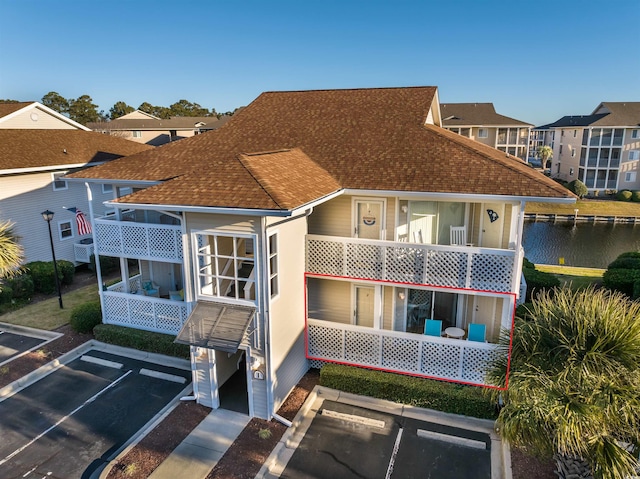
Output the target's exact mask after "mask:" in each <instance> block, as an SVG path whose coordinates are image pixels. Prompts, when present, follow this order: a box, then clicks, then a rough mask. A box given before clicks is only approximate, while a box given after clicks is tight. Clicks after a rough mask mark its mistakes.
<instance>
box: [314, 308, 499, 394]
mask: <svg viewBox="0 0 640 479" xmlns="http://www.w3.org/2000/svg"><path fill="white" fill-rule="evenodd" d="M498 354H503V353H501V352H500V351H499V349H498V345H496V344H492V343H484V342H475V341H467V340H462V339H451V338H444V337H435V336H426V335H420V334H411V333H404V332H397V331H388V330H379V329H372V328H366V327H359V326H353V325H349V324H341V323H336V322H331V321H321V320H315V319H309V320H308V321H307V356H308V358H309V359H311V360H318V361H329V362H337V363H345V364H351V365H354V366H363V367H368V368H373V369H381V370H386V371H391V372H397V373H402V374H408V375H412V376H420V377H430V378H436V379H445V380H448V381H456V382H461V383H467V384H473V385H487V384H486V382H485V372H486V368H487V364H488V362H489V361H490V360H491V359H493V358H494V357H496V355H498Z"/></svg>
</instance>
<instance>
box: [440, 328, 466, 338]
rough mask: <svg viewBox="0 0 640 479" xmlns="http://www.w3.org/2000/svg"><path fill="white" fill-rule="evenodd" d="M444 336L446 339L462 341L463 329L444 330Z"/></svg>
mask: <svg viewBox="0 0 640 479" xmlns="http://www.w3.org/2000/svg"><path fill="white" fill-rule="evenodd" d="M444 334H445V336H447V337H448V338H455V339H462V338H463V337H464V329H460V328H453V327H452V328H447V329H445V330H444Z"/></svg>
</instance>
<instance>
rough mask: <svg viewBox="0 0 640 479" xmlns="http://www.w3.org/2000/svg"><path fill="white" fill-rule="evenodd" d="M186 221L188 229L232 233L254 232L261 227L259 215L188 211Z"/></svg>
mask: <svg viewBox="0 0 640 479" xmlns="http://www.w3.org/2000/svg"><path fill="white" fill-rule="evenodd" d="M186 222H187V231H192V230H217V231H227V232H232V233H243V234H254V233H257V232H258V231H259V229H260V218H259V217H257V216H241V215H236V216H234V215H216V214H208V213H187V214H186Z"/></svg>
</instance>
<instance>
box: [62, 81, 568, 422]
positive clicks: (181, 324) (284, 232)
mask: <svg viewBox="0 0 640 479" xmlns="http://www.w3.org/2000/svg"><path fill="white" fill-rule="evenodd" d="M440 118H441V113H440V106H439V102H438V95H437V89H436V88H435V87H414V88H383V89H354V90H323V91H303V92H269V93H263V94H262V95H260V96H259V97H258V98H257V99H256V100H255V101H253V102H252V103H251V104H250V105H249V106H248V107H246V108H245V109H243V111H241V112H239V113H237V114H236V115H234V117H233V118H232V120H231V121H230V122H229V123H228V124H227V125H226V126H225V127H224V128H221V129H220V130H217V131H213V132H211V133H208V134H206V135H199V136H197V137H194V138H190V139H186V140H183V141H180V142H177V143H171V144H168V145H165V146H163V147H162V148H158V149H157V150H150V151H145V152H142V153H139V154H136V155H132V156H130V157H127V158H122V159H119V160H115V161H112V162H110V163H108V164H105V165H101V166H97V167H94V168H89V169H85V170H83V171H79V172H76V173H73V174H71V175H69V177H68V180H69V181H70V182H80V183H84V182H88V183H89V184H90V185H91V189H92V190H94V191H98V190H100V189H101V188H103V187H104V185H114V188H115V189H116V190H118V189H119V186H118V185H127V186H130V187H134V192H133V194H129V195H125V196H121V197H119V198H118V199H117V200H113V201H110V202H108V204H107V207H109V208H115V210H116V213H115V215H112V216H109V217H98V216H97V217H94V218H93V224H94V238H95V242H96V245H97V250H98V252H99V254H101V255H109V256H114V257H117V258H120V262H121V268H122V271H123V273H122V279H121V281H120V282H118V283H116V284H114V285H112V286H109V287H108V288H107V290H105V291H101V292H100V296H101V302H102V311H103V320H104V322H105V323H109V324H119V325H124V326H129V327H133V328H139V329H145V330H150V331H159V332H163V333H168V334H174V335H178V336H177V341H178V342H185V343H187V344H190V345H191V361H192V368H193V371H194V388H195V391H194V394H195V396H196V398H197V400H198V402H200V403H201V404H205V405H207V406H209V407H214V408H217V407H219V405H220V399H221V396H224V394H225V392H224V388H223V387H222V386H223V385H224V384H225V382H226V381H227V380H228V379H229V378H230V377H231V376H232V375H234V374H235V375H240V376H241V378H242V382H243V384H245V385H246V394H245V397H246V401H247V404H246V411H247V413H248V414H249V415H251V416H257V417H261V418H271V417H272V416H273V415H274V413H275V412H276V411H277V410H278V408H279V406H280V405H281V404H282V402H283V401H284V399H285V398H286V396H287V395H288V394H289V392H290V391H291V389H292V388H293V387H294V386H295V384H297V382H298V381H299V380H300V378H301V377H302V376H303V374H304V373H305V372H306V371H307V370H308V368H309V367H310V366H312V365H313V366H319V365H321V364H322V363H324V362H337V363H344V364H352V365H357V366H362V367H366V368H374V369H381V370H385V371H391V372H396V373H401V374H408V375H413V376H419V377H432V378H438V379H443V380H447V381H453V382H462V383H468V384H478V385H482V384H484V383H485V379H484V373H485V366H486V361H487V360H488V358H489V357H491V355H493V354H496V352H497V345H496V342H497V340H498V336H499V334H500V330H501V329H507V330H509V329H510V328H511V324H512V319H513V314H514V308H515V304H516V300H517V299H519V300H522V299H523V297H524V294H523V289H524V285H523V284H522V283H521V266H522V259H523V251H522V247H521V244H522V230H523V222H524V211H525V209H524V208H525V203H526V202H527V201H540V200H543V201H552V202H563V203H570V202H573V201H575V197H574V196H573V195H572V194H571V193H570V192H568V191H567V190H566V189H565V188H563V187H562V186H560V185H558V184H557V183H556V182H554V181H553V180H551V179H549V178H547V177H545V176H544V175H542V174H540V173H538V172H537V171H535V170H534V169H532V168H530V167H529V166H527V165H525V164H523V163H522V162H521V161H520V160H518V159H517V158H514V157H510V156H507V155H505V154H504V153H501V152H499V151H497V150H496V149H494V148H492V147H488V146H486V145H483V144H481V143H478V142H475V141H473V140H471V139H469V138H464V137H462V136H460V135H457V134H454V133H451V132H449V131H447V130H445V129H443V128H442V127H441V120H440ZM94 203H95V200H94ZM96 209H97V208H96ZM130 259H137V260H139V262H140V274H137V275H134V276H130V275H129V273H128V270H127V268H128V260H130ZM432 327H434V329H435V331H432ZM472 328H473V329H474V330H478V331H479V332H480V334H479V337H476V338H470V339H479V340H478V341H472V340H465V339H462V338H463V337H464V336H465V335H466V334H467V332H468V331H469V330H471V329H472ZM445 332H446V335H447V336H448V337H445V336H444V333H445Z"/></svg>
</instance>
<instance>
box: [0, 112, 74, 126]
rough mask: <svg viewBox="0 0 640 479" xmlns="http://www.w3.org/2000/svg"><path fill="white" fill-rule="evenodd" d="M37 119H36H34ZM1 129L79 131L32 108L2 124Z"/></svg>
mask: <svg viewBox="0 0 640 479" xmlns="http://www.w3.org/2000/svg"><path fill="white" fill-rule="evenodd" d="M32 114H33V118H32ZM34 118H35V119H34ZM0 128H14V129H21V130H22V129H28V130H77V129H78V128H76V127H75V126H73V125H72V124H70V123H68V122H66V121H64V120H61V119H59V118H56V117H55V116H53V115H50V114H49V113H47V112H45V111H44V110H40V109H39V108H30V109H29V110H28V111H25V112H20V113H19V114H17V115H16V116H14V117H12V118H10V119H8V120H5V121H2V122H0Z"/></svg>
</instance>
